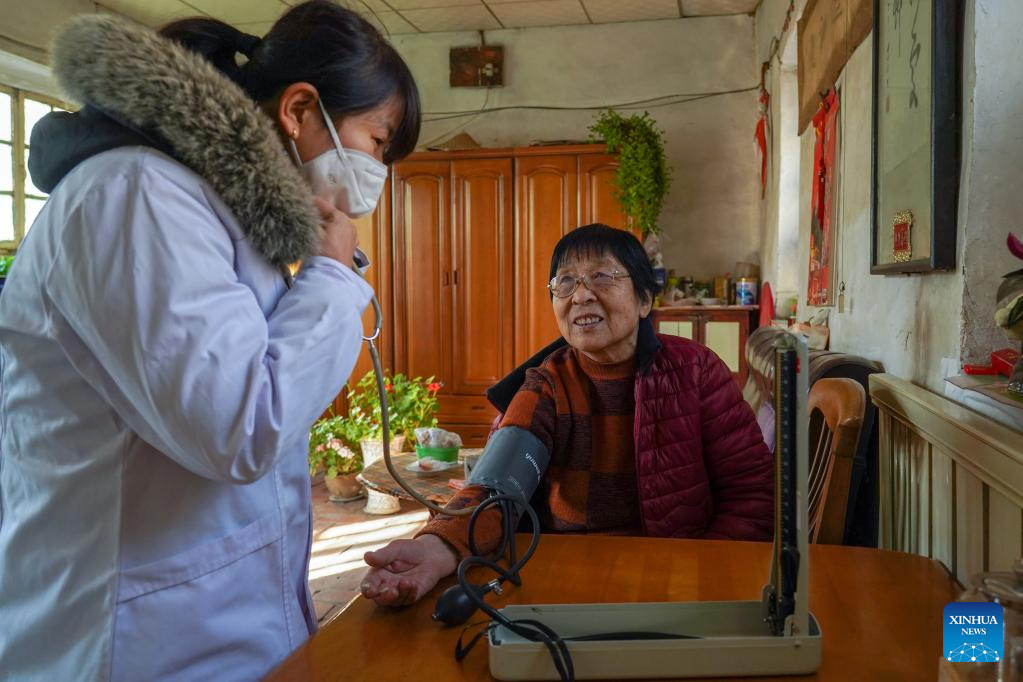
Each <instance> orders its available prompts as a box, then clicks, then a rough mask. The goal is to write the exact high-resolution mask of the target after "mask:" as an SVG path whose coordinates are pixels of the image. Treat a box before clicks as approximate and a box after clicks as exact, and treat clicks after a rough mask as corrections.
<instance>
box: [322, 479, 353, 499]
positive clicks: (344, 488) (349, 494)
mask: <svg viewBox="0 0 1023 682" xmlns="http://www.w3.org/2000/svg"><path fill="white" fill-rule="evenodd" d="M357 475H358V474H342V475H340V476H325V477H324V478H323V482H324V484H326V486H327V492H328V493H329V494H330V496H329V497H330V501H331V502H351V501H352V500H358V499H360V498H361V497H362V484H361V483H359V481H358V479H356V478H355V477H356V476H357Z"/></svg>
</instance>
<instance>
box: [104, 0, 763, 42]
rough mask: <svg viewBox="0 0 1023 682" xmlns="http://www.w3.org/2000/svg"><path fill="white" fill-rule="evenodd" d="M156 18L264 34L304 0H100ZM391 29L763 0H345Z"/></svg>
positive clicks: (487, 27)
mask: <svg viewBox="0 0 1023 682" xmlns="http://www.w3.org/2000/svg"><path fill="white" fill-rule="evenodd" d="M97 4H98V5H100V6H102V7H106V8H108V9H111V10H114V11H115V12H119V13H120V14H124V15H127V16H129V17H132V18H134V19H136V20H138V21H140V22H142V23H144V24H147V25H149V26H154V27H155V26H160V25H162V24H164V23H166V22H168V21H172V20H174V19H180V18H182V17H190V16H196V15H206V16H211V17H215V18H217V19H221V20H223V21H226V22H228V23H230V24H233V25H235V26H237V27H239V28H240V29H242V30H244V31H246V32H248V33H254V34H257V35H263V34H264V33H266V32H267V31H268V30H269V29H270V26H272V25H273V22H274V20H275V19H276V18H277V17H278V16H280V14H281V13H282V12H283V11H284V10H286V9H287V8H288V7H289V6H291V5H294V4H297V0H99V1H98V3H97ZM340 4H344V5H346V6H348V7H351V8H352V9H354V10H356V11H358V12H359V13H360V14H362V15H363V16H365V17H366V18H367V19H369V20H370V21H372V22H373V23H374V24H376V25H377V26H378V27H379V28H381V29H383V30H384V32H385V33H389V34H405V33H431V32H437V31H491V30H496V29H502V28H524V27H535V26H568V25H576V24H606V23H612V22H619V21H649V20H655V19H679V18H683V17H703V16H716V15H725V14H750V13H752V12H753V11H754V10H755V9H756V7H757V5H758V4H760V0H344V2H342V3H340Z"/></svg>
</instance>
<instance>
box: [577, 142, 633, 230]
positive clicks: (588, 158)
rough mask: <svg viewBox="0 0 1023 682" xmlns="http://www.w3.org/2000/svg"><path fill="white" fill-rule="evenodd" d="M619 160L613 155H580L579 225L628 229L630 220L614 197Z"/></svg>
mask: <svg viewBox="0 0 1023 682" xmlns="http://www.w3.org/2000/svg"><path fill="white" fill-rule="evenodd" d="M617 170H618V160H617V159H616V158H615V157H614V156H611V155H610V154H580V155H579V224H580V225H589V224H591V223H604V224H605V225H610V226H611V227H617V228H618V229H621V230H624V229H627V228H628V220H627V219H626V217H625V214H624V213H622V207H621V204H619V203H618V200H617V199H615V197H614V191H615V186H614V176H615V172H616V171H617Z"/></svg>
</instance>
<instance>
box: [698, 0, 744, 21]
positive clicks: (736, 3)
mask: <svg viewBox="0 0 1023 682" xmlns="http://www.w3.org/2000/svg"><path fill="white" fill-rule="evenodd" d="M681 2H682V16H686V17H709V16H714V15H718V14H750V13H752V12H753V11H754V10H755V9H756V8H757V5H759V4H760V0H681Z"/></svg>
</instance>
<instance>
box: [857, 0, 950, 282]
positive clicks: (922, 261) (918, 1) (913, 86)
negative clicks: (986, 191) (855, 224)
mask: <svg viewBox="0 0 1023 682" xmlns="http://www.w3.org/2000/svg"><path fill="white" fill-rule="evenodd" d="M960 5H961V3H959V2H957V0H874V43H873V53H874V54H873V90H874V101H873V121H872V123H873V127H872V132H871V143H872V150H871V193H870V194H871V201H870V207H871V244H870V273H871V274H873V275H895V274H912V273H926V272H932V271H936V270H951V269H954V268H955V267H956V229H957V228H956V223H957V214H958V208H959V201H958V195H959V161H960V139H959V138H960V108H961V105H960V100H961V87H960V82H961V79H960V71H961V69H960V40H961V35H962V16H961V8H960Z"/></svg>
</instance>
